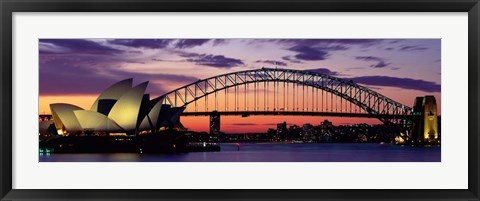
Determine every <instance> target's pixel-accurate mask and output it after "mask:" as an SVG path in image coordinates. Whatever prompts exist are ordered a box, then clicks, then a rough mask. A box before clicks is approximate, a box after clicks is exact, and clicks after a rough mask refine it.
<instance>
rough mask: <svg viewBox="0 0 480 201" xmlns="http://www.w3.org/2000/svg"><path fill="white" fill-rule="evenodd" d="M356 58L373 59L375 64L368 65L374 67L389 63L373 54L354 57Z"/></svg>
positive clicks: (384, 65) (385, 65)
mask: <svg viewBox="0 0 480 201" xmlns="http://www.w3.org/2000/svg"><path fill="white" fill-rule="evenodd" d="M355 59H357V60H363V61H374V62H377V64H373V65H371V66H370V67H374V68H384V67H387V66H388V65H390V63H387V62H386V61H385V60H384V59H382V58H380V57H374V56H361V57H355Z"/></svg>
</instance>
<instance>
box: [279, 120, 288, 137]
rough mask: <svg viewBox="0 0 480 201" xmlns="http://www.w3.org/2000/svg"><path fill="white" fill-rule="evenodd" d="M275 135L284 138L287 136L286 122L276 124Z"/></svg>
mask: <svg viewBox="0 0 480 201" xmlns="http://www.w3.org/2000/svg"><path fill="white" fill-rule="evenodd" d="M277 135H279V136H283V137H286V136H287V122H285V121H284V122H283V123H279V124H277Z"/></svg>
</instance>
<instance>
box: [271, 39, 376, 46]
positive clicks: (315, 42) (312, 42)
mask: <svg viewBox="0 0 480 201" xmlns="http://www.w3.org/2000/svg"><path fill="white" fill-rule="evenodd" d="M273 41H277V42H279V43H284V44H290V45H302V46H329V45H332V44H341V45H367V46H368V45H372V44H375V43H379V42H381V41H383V40H381V39H273Z"/></svg>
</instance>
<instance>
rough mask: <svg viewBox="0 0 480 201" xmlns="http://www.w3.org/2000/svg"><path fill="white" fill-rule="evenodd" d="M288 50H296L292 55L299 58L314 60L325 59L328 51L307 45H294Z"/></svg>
mask: <svg viewBox="0 0 480 201" xmlns="http://www.w3.org/2000/svg"><path fill="white" fill-rule="evenodd" d="M288 50H291V51H294V52H297V53H298V54H296V55H295V56H294V57H295V58H296V59H300V60H307V61H316V60H325V59H327V57H328V52H327V51H325V50H322V49H315V48H311V47H308V46H294V47H291V48H288Z"/></svg>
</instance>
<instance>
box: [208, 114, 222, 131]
mask: <svg viewBox="0 0 480 201" xmlns="http://www.w3.org/2000/svg"><path fill="white" fill-rule="evenodd" d="M219 134H220V114H218V112H217V111H213V112H212V114H210V135H219Z"/></svg>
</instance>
